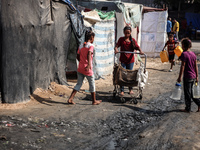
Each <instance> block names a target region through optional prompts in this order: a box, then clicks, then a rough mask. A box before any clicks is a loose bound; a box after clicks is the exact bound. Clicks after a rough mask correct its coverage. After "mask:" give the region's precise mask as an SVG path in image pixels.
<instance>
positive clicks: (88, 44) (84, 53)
mask: <svg viewBox="0 0 200 150" xmlns="http://www.w3.org/2000/svg"><path fill="white" fill-rule="evenodd" d="M94 36H95V34H94V33H93V32H92V31H87V32H86V35H85V42H84V43H83V44H82V45H81V46H80V47H79V49H78V52H77V59H78V61H79V66H78V70H77V76H78V81H77V84H76V86H75V87H74V90H73V91H72V93H71V96H70V97H69V99H68V101H67V102H68V104H75V103H74V102H73V98H74V96H75V94H76V93H77V91H79V90H80V88H81V86H82V84H83V80H84V78H85V77H86V78H87V80H88V83H89V91H90V92H91V96H92V101H93V102H92V104H93V105H98V104H100V103H101V100H96V95H95V81H94V73H93V70H92V59H93V50H94V45H93V44H92V43H93V42H94Z"/></svg>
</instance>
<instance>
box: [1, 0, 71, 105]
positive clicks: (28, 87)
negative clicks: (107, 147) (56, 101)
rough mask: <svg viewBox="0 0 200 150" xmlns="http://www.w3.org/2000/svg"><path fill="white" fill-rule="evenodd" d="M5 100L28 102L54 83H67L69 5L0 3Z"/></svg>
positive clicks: (36, 0)
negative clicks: (32, 95)
mask: <svg viewBox="0 0 200 150" xmlns="http://www.w3.org/2000/svg"><path fill="white" fill-rule="evenodd" d="M1 28H2V34H1V41H2V45H1V50H2V55H1V58H2V60H1V64H2V69H1V71H0V73H1V75H2V78H1V80H2V81H3V83H2V84H1V88H2V95H3V101H4V102H7V103H17V102H22V101H28V100H29V99H30V98H29V96H30V94H32V93H33V91H34V90H35V89H36V88H38V87H40V88H44V89H47V88H48V86H49V84H50V82H51V81H58V82H59V83H61V84H66V75H65V67H66V60H67V52H68V47H69V39H70V37H71V23H70V20H69V19H68V6H67V5H64V4H62V3H59V2H53V1H50V0H28V1H24V0H17V1H14V0H2V1H1Z"/></svg>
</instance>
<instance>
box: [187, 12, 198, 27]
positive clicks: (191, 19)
mask: <svg viewBox="0 0 200 150" xmlns="http://www.w3.org/2000/svg"><path fill="white" fill-rule="evenodd" d="M185 18H186V19H187V24H188V25H189V24H190V22H192V25H193V28H198V29H200V14H197V13H185Z"/></svg>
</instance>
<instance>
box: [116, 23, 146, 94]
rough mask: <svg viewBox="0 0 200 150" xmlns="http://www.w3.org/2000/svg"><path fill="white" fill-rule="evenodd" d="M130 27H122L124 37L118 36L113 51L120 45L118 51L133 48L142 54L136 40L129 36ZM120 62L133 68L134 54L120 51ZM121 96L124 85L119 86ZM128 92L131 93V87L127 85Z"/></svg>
mask: <svg viewBox="0 0 200 150" xmlns="http://www.w3.org/2000/svg"><path fill="white" fill-rule="evenodd" d="M131 32H132V29H131V27H129V26H126V27H125V28H124V37H120V38H119V40H118V42H117V44H116V46H115V53H117V52H118V48H119V47H120V51H127V52H133V51H134V50H139V51H140V54H144V53H143V52H142V50H141V49H140V47H139V45H138V44H137V42H136V40H135V39H134V38H132V36H131ZM119 59H120V62H121V65H122V67H123V68H125V69H129V70H133V66H134V54H129V53H121V54H120V58H119ZM120 90H121V96H123V95H124V87H123V86H121V87H120ZM129 93H130V94H133V90H132V87H129Z"/></svg>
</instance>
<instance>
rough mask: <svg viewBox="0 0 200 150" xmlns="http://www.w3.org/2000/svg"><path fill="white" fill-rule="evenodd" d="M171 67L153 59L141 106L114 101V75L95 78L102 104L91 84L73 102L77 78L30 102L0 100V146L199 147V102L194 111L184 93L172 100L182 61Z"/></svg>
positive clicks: (37, 92)
mask: <svg viewBox="0 0 200 150" xmlns="http://www.w3.org/2000/svg"><path fill="white" fill-rule="evenodd" d="M169 67H170V64H169V63H164V64H162V63H161V62H160V58H155V59H153V58H148V62H147V70H148V72H149V79H148V83H147V84H146V87H145V89H144V90H143V99H142V102H141V103H138V104H137V105H134V104H129V102H128V101H127V103H121V102H120V100H119V98H118V97H116V98H114V99H113V97H112V95H113V89H114V88H113V85H112V75H110V76H107V77H105V79H100V80H97V81H96V89H97V92H96V93H97V98H98V99H101V100H102V101H103V102H102V103H101V104H100V105H98V106H93V105H91V104H92V102H91V97H90V93H88V92H87V90H88V84H87V83H84V84H83V87H82V89H81V91H80V92H79V93H77V95H76V97H75V100H74V101H75V102H76V105H68V104H67V103H66V101H67V98H68V97H69V95H70V93H71V91H72V88H73V86H74V85H75V83H73V82H70V85H71V86H68V87H67V86H63V85H58V84H56V83H51V85H50V86H49V90H48V91H45V90H43V89H40V88H38V89H36V90H35V92H34V94H33V95H31V96H30V98H31V101H30V102H28V103H21V104H12V105H11V104H10V105H8V104H0V114H1V115H0V149H52V150H54V149H55V150H57V149H63V150H66V149H80V150H82V149H91V150H94V149H104V150H110V149H131V150H132V149H150V150H151V149H152V150H155V149H159V150H160V149H176V150H177V149H178V150H179V149H180V150H184V149H185V150H186V149H194V150H195V149H196V150H197V149H200V142H199V141H200V127H199V124H200V119H199V116H200V113H195V110H196V109H197V106H195V105H194V103H193V104H192V111H193V112H191V113H181V112H179V111H178V110H179V109H180V108H181V109H182V108H184V101H183V100H184V99H183V97H182V100H180V101H174V100H171V99H170V98H169V96H170V94H171V91H172V90H173V88H174V84H175V83H176V79H177V77H178V72H179V68H180V65H178V62H177V64H176V66H175V67H174V70H173V72H168V70H169ZM126 90H127V89H126ZM126 92H128V90H127V91H126ZM125 96H126V97H127V98H126V99H127V100H129V99H130V96H129V95H128V94H125Z"/></svg>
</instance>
